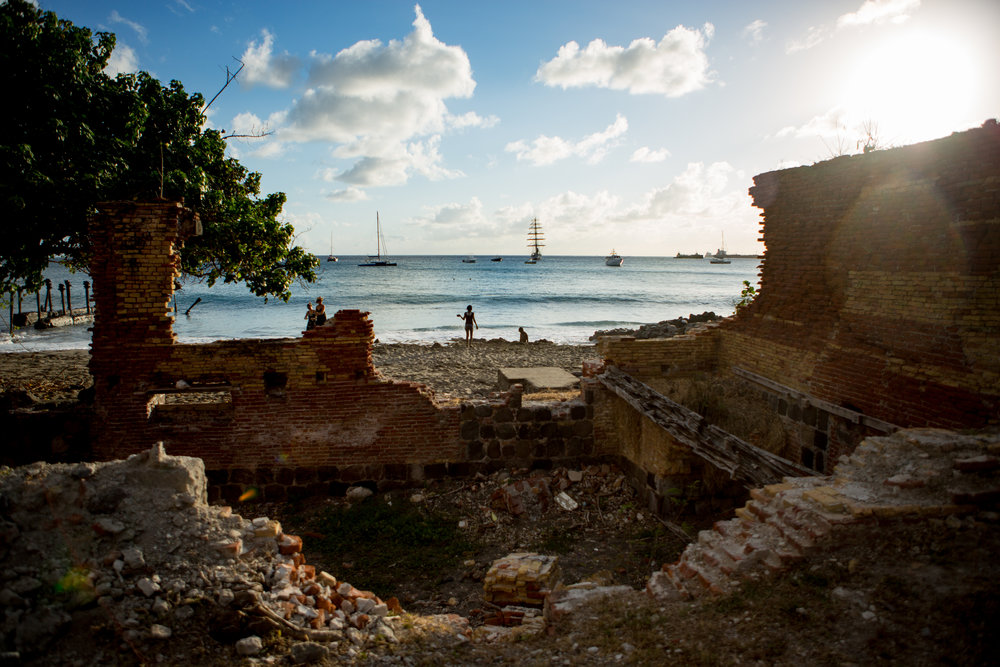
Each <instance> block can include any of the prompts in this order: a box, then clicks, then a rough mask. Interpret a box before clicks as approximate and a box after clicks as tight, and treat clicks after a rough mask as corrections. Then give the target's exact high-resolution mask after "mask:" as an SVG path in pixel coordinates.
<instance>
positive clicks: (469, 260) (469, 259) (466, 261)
mask: <svg viewBox="0 0 1000 667" xmlns="http://www.w3.org/2000/svg"><path fill="white" fill-rule="evenodd" d="M475 263H476V258H475V257H472V256H469V257H463V258H462V264H475Z"/></svg>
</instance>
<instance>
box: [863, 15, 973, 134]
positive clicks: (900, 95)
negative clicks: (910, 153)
mask: <svg viewBox="0 0 1000 667" xmlns="http://www.w3.org/2000/svg"><path fill="white" fill-rule="evenodd" d="M976 85H977V65H976V61H975V59H974V58H973V57H972V54H971V53H970V52H969V50H968V48H967V47H965V46H964V45H963V44H962V43H961V42H959V41H958V40H955V39H953V38H951V37H949V36H947V35H943V34H939V33H934V32H924V31H910V32H907V33H905V34H900V35H898V36H896V37H894V38H892V39H890V40H887V41H885V42H882V43H881V44H879V45H878V47H876V49H874V50H873V51H872V52H869V53H867V54H865V56H864V57H863V58H862V59H860V60H859V61H858V63H857V65H856V67H855V69H854V71H853V74H852V76H851V78H850V79H849V80H848V81H847V84H846V86H845V94H844V97H843V100H844V101H843V106H844V107H845V108H846V109H847V111H848V113H849V114H850V116H851V119H852V121H853V122H855V123H857V124H860V123H864V122H872V123H875V124H876V125H877V126H878V130H879V135H880V137H879V138H880V139H881V140H882V142H883V143H890V144H895V145H899V144H906V143H912V142H914V141H922V140H925V139H931V138H934V137H939V136H944V135H946V134H949V133H951V132H953V131H955V130H962V129H966V127H967V126H969V124H970V123H971V124H978V123H979V122H981V121H982V120H983V119H978V120H977V119H974V118H971V117H970V116H971V111H970V109H971V108H972V106H973V103H974V102H975V100H976V97H977V91H976ZM979 85H983V84H982V83H981V82H980V83H979Z"/></svg>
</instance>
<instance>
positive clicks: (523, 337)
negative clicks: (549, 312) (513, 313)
mask: <svg viewBox="0 0 1000 667" xmlns="http://www.w3.org/2000/svg"><path fill="white" fill-rule="evenodd" d="M517 330H518V331H520V332H521V342H522V343H527V342H528V332H527V331H525V330H524V327H518V328H517Z"/></svg>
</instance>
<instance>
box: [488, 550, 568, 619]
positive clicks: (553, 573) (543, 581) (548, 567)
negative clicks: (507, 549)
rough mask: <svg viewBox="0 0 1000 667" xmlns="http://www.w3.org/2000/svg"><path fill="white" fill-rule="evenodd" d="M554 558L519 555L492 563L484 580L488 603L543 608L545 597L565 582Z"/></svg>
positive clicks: (526, 554) (525, 553)
mask: <svg viewBox="0 0 1000 667" xmlns="http://www.w3.org/2000/svg"><path fill="white" fill-rule="evenodd" d="M561 580H562V574H561V572H560V571H559V559H558V558H556V557H555V556H543V555H541V554H536V553H530V552H520V553H514V554H510V555H508V556H505V557H503V558H500V559H498V560H496V561H494V562H493V565H492V566H491V567H490V570H489V572H487V573H486V578H485V579H484V581H483V593H484V597H485V598H486V601H487V602H491V603H493V604H497V605H500V604H503V605H526V606H537V607H541V606H543V605H544V604H545V597H546V596H547V595H548V594H549V593H551V592H552V591H553V590H555V588H556V587H557V586H558V585H559V584H560V583H562V581H561Z"/></svg>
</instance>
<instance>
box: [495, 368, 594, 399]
mask: <svg viewBox="0 0 1000 667" xmlns="http://www.w3.org/2000/svg"><path fill="white" fill-rule="evenodd" d="M579 382H580V380H579V379H578V378H577V377H576V376H575V375H573V374H572V373H569V372H567V371H565V370H563V369H561V368H557V367H554V366H535V367H532V368H501V369H499V370H498V371H497V385H498V386H499V388H500V389H509V388H510V387H511V386H512V385H515V384H520V385H522V386H523V387H524V391H525V393H531V392H537V391H563V390H571V389H575V388H576V386H577V384H578V383H579Z"/></svg>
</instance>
